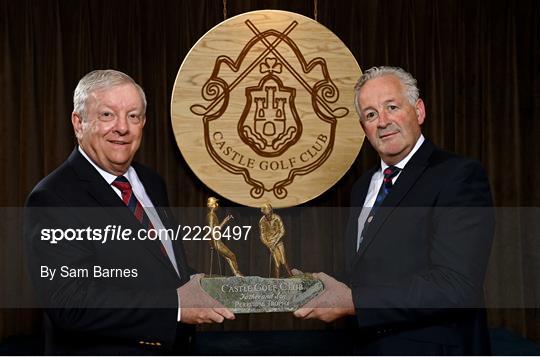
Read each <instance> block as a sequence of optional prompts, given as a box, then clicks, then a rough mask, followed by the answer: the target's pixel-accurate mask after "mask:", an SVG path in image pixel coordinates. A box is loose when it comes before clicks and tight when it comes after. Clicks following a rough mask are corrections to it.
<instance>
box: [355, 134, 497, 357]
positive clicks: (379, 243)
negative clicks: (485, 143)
mask: <svg viewBox="0 0 540 357" xmlns="http://www.w3.org/2000/svg"><path fill="white" fill-rule="evenodd" d="M377 169H379V168H378V167H376V168H374V169H372V170H370V171H368V172H367V173H366V174H364V175H363V176H362V177H361V178H360V179H359V180H358V181H357V183H356V184H355V185H354V188H353V191H352V196H351V211H350V216H349V222H348V226H347V235H346V244H345V248H346V252H345V255H346V276H347V278H346V279H347V283H348V285H349V286H350V287H351V289H352V294H353V301H354V305H355V308H356V322H355V325H356V326H355V327H356V328H358V329H361V330H362V331H359V332H358V336H359V338H358V340H357V342H358V343H357V344H356V353H360V354H390V355H393V354H400V355H401V354H489V352H490V349H489V340H488V334H487V327H486V323H485V311H484V310H483V309H482V308H481V307H482V306H483V282H484V277H485V272H486V267H487V262H488V258H489V255H490V249H491V241H492V236H493V229H494V217H493V209H492V199H491V194H490V189H489V183H488V179H487V177H486V175H485V172H484V170H483V169H482V167H481V165H480V164H479V163H478V162H477V161H474V160H472V159H468V158H464V157H460V156H457V155H455V154H452V153H449V152H444V151H442V150H440V149H438V148H436V147H435V146H434V145H433V144H432V143H431V142H430V141H428V140H426V141H425V142H424V143H423V144H422V146H421V147H420V148H419V150H418V151H417V152H416V153H415V154H414V155H413V156H412V158H411V159H410V161H409V162H408V163H407V165H406V166H405V167H404V169H403V171H402V172H401V174H400V176H399V177H398V179H397V180H396V183H395V184H394V186H393V188H392V190H391V191H390V193H389V194H388V196H387V197H386V198H385V200H384V201H383V202H382V205H381V207H380V208H378V210H377V211H376V213H375V215H374V219H373V221H372V222H371V224H370V225H369V227H368V228H367V230H366V232H365V233H364V239H363V241H362V243H361V244H360V248H359V250H358V251H356V240H357V234H358V228H357V225H358V216H359V214H360V211H361V209H362V205H363V203H364V200H365V198H366V194H367V191H368V187H369V184H370V181H371V177H372V175H373V174H374V173H375V171H376V170H377Z"/></svg>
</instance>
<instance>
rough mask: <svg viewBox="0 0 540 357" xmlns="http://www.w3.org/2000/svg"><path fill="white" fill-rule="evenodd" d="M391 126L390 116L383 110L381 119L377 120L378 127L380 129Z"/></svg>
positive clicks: (380, 114)
mask: <svg viewBox="0 0 540 357" xmlns="http://www.w3.org/2000/svg"><path fill="white" fill-rule="evenodd" d="M388 124H390V119H389V118H388V114H387V113H386V112H385V111H384V110H382V111H381V112H380V113H379V118H377V126H378V127H380V128H386V127H387V126H388Z"/></svg>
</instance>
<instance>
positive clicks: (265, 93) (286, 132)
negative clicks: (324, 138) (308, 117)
mask: <svg viewBox="0 0 540 357" xmlns="http://www.w3.org/2000/svg"><path fill="white" fill-rule="evenodd" d="M281 71H282V66H281V64H280V63H279V62H277V61H276V59H275V58H267V59H266V61H265V62H264V63H261V65H260V72H261V73H263V74H264V73H267V74H266V75H265V76H264V77H263V78H262V79H261V81H260V82H259V84H258V85H257V86H253V87H247V88H246V99H247V100H246V106H245V108H244V111H243V112H242V117H241V118H240V121H239V122H238V134H239V135H240V137H241V138H242V141H243V142H244V143H246V145H249V146H250V147H251V149H253V151H255V152H256V153H257V154H258V155H261V156H265V157H275V156H279V155H281V154H282V153H283V152H285V151H286V150H287V149H288V148H289V147H290V146H291V145H294V143H296V142H297V141H298V140H299V139H300V137H301V135H302V122H301V121H300V118H299V116H298V113H297V112H296V107H295V105H294V98H295V95H296V90H295V89H294V88H291V87H286V86H284V85H283V82H282V81H281V80H280V78H279V77H278V76H277V74H279V73H281Z"/></svg>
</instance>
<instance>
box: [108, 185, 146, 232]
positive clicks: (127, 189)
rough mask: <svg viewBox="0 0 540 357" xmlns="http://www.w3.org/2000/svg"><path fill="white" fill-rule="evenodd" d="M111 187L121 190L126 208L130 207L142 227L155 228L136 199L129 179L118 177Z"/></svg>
mask: <svg viewBox="0 0 540 357" xmlns="http://www.w3.org/2000/svg"><path fill="white" fill-rule="evenodd" d="M111 185H113V186H114V187H116V188H117V189H119V190H120V192H121V193H122V201H124V203H125V204H126V206H128V208H129V209H130V210H131V212H132V213H133V215H134V216H135V218H137V220H138V221H139V222H140V223H141V224H142V226H143V227H144V228H146V229H147V230H148V229H152V228H154V226H153V225H152V222H150V219H149V218H148V215H147V214H146V212H145V211H144V209H143V207H142V205H141V203H140V202H139V200H138V199H137V197H135V194H134V193H133V189H132V188H131V184H130V183H129V181H128V179H127V178H125V177H124V176H118V177H117V178H116V179H115V180H114V181H113V183H111Z"/></svg>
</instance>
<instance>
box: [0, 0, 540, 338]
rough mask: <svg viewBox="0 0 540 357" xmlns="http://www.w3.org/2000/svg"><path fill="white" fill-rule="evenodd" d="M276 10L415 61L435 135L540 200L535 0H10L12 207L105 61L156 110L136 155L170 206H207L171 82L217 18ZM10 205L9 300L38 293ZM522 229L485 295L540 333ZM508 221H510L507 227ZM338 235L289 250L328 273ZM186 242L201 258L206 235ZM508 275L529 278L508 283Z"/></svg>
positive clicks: (7, 87) (503, 243)
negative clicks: (184, 146) (87, 80)
mask: <svg viewBox="0 0 540 357" xmlns="http://www.w3.org/2000/svg"><path fill="white" fill-rule="evenodd" d="M265 8H272V9H280V10H288V11H294V12H297V13H300V14H303V15H305V16H309V17H312V18H315V19H316V20H317V21H319V22H320V23H322V24H324V25H325V26H327V27H328V28H329V29H330V30H332V31H333V32H334V33H336V34H337V35H338V36H339V37H340V38H341V39H342V40H343V42H344V43H345V44H346V45H347V46H348V47H349V48H350V50H351V51H352V53H353V54H354V55H355V56H356V58H357V61H358V63H359V64H360V66H361V68H362V69H367V68H369V67H371V66H374V65H395V66H402V67H404V68H406V69H408V70H409V71H410V72H411V73H413V75H415V76H416V78H417V79H418V82H419V87H420V90H421V95H422V97H423V98H424V99H425V101H426V105H427V120H426V123H425V125H424V134H425V135H426V136H427V137H429V138H431V139H432V140H433V141H434V142H435V143H436V144H438V145H439V146H441V147H443V148H445V149H448V150H452V151H455V152H458V153H460V154H463V155H467V156H471V157H474V158H476V159H478V160H480V161H481V162H482V163H483V165H484V166H485V168H486V170H487V171H488V174H489V177H490V180H491V185H492V189H493V194H494V197H495V202H496V205H497V206H499V207H538V206H540V188H538V183H539V182H540V170H539V169H538V168H536V166H537V164H538V159H539V158H540V143H539V141H538V140H537V136H538V135H539V134H540V130H539V129H540V122H539V119H540V115H539V114H540V101H539V99H540V98H539V97H540V96H539V94H540V73H539V72H540V69H539V67H540V66H539V65H538V60H539V59H540V45H539V44H540V2H538V1H537V0H529V1H515V0H490V1H487V0H486V1H481V0H354V1H353V0H351V1H344V0H339V1H333V0H296V1H285V0H284V1H263V0H259V1H241V0H226V1H223V0H206V1H201V0H192V1H188V0H183V1H182V0H157V1H156V0H106V1H105V0H86V1H83V0H17V1H14V0H1V1H0V46H1V47H0V104H1V110H2V115H1V117H0V189H1V195H0V207H21V206H23V204H24V200H25V198H26V196H27V195H28V193H29V192H30V190H31V189H32V187H33V186H34V185H35V184H36V183H37V182H38V181H39V180H40V179H41V178H43V177H44V176H45V175H47V174H48V173H49V172H51V171H52V170H53V169H54V168H55V167H57V166H58V165H59V164H60V163H62V162H63V161H64V160H65V158H66V157H67V155H68V154H69V153H70V151H71V150H72V149H73V147H74V145H75V140H74V137H73V131H72V127H71V123H70V113H71V110H72V99H71V98H72V92H73V89H74V88H75V86H76V84H77V81H78V80H79V79H80V77H82V76H83V75H84V74H86V73H87V72H89V71H91V70H93V69H98V68H101V69H103V68H114V69H118V70H121V71H124V72H126V73H128V74H130V75H131V76H132V77H133V78H134V79H135V80H136V81H137V82H139V83H140V84H141V85H142V86H143V88H144V89H145V91H146V93H147V97H148V113H147V117H148V122H147V126H146V128H145V138H144V141H143V144H142V147H141V149H140V152H139V154H138V157H137V159H138V160H139V161H141V162H143V163H146V164H148V165H150V166H152V167H154V168H155V169H156V170H157V171H158V172H159V173H160V174H161V175H162V176H163V177H164V178H165V180H166V182H167V184H168V187H169V196H170V200H171V204H172V205H174V206H190V207H197V206H201V205H202V204H203V203H204V202H205V200H206V197H207V196H208V195H210V194H213V193H212V192H211V191H209V190H208V189H207V188H205V187H204V185H203V184H202V183H201V182H200V181H199V180H198V179H197V178H196V177H195V176H194V174H193V173H192V172H191V170H190V169H189V167H188V166H187V165H186V163H185V161H184V160H183V159H182V156H181V154H180V153H179V151H178V149H177V147H176V144H175V140H174V137H173V135H172V130H171V124H170V95H171V91H172V87H173V83H174V80H175V77H176V74H177V71H178V69H179V66H180V64H181V63H182V60H183V58H184V56H185V55H186V53H187V52H188V51H189V49H190V48H191V46H193V45H194V44H195V42H196V41H197V40H198V39H199V38H200V37H201V36H202V35H203V34H204V33H205V32H206V31H208V30H209V29H210V28H212V27H213V26H215V25H216V24H218V23H219V22H220V21H222V20H223V19H224V18H228V17H232V16H234V15H237V14H240V13H243V12H246V11H252V10H258V9H265ZM376 161H377V159H376V155H375V153H374V151H373V150H372V149H371V148H370V147H369V145H367V144H364V147H363V149H362V151H361V153H360V155H359V157H358V159H357V160H356V162H355V164H354V165H353V167H352V168H351V170H350V171H349V172H348V173H347V174H346V175H345V176H344V177H343V179H342V180H341V181H340V182H339V183H338V184H337V185H336V186H335V187H334V188H333V189H331V190H330V191H329V192H327V193H325V194H324V195H322V196H320V197H319V198H317V199H316V200H314V201H312V202H310V203H309V205H310V206H328V207H331V206H347V205H348V204H349V191H350V188H351V186H352V184H353V182H354V181H355V180H356V179H357V178H358V177H359V176H360V175H361V174H362V172H364V170H366V169H367V168H368V167H371V166H372V165H373V164H374V163H375V162H376ZM223 203H224V204H225V205H227V202H226V201H225V202H223ZM291 215H292V216H291ZM291 215H289V214H288V213H287V212H286V211H285V212H284V214H283V216H284V218H285V220H286V221H291V222H292V221H294V220H295V219H298V218H300V219H303V220H306V221H310V220H311V221H312V222H313V229H328V227H317V217H316V215H317V214H316V213H313V214H312V216H306V217H297V216H294V214H293V213H291ZM307 215H309V213H308V214H307ZM8 216H10V215H9V214H7V215H6V217H3V218H2V220H3V222H2V224H0V228H1V229H0V234H1V235H0V284H1V286H0V290H2V291H0V300H1V297H2V294H6V293H7V294H10V293H11V294H30V295H31V294H32V292H31V288H30V287H29V286H28V283H27V281H26V278H25V272H24V260H23V254H22V239H21V237H20V232H19V231H18V230H17V229H15V228H13V227H15V226H19V225H20V221H19V219H18V216H17V215H16V214H13V215H12V216H13V217H8ZM8 218H9V219H8ZM531 219H532V220H534V219H538V217H531ZM286 223H287V222H286ZM516 227H517V228H515V229H514V228H512V234H500V236H499V237H498V239H497V240H496V242H495V244H494V248H493V254H492V259H491V262H490V269H489V274H488V278H487V281H486V292H487V297H488V301H498V300H499V299H504V298H505V297H506V296H507V295H508V294H511V295H512V298H514V299H517V300H518V301H520V302H521V303H522V305H519V304H517V305H514V306H513V307H518V306H528V307H531V308H530V309H491V310H489V318H490V324H491V325H492V326H505V327H507V328H510V329H513V330H515V331H517V332H519V333H521V334H522V335H524V336H527V337H529V338H531V339H533V340H536V341H538V342H540V314H539V311H540V307H539V300H540V276H539V275H538V272H539V271H540V267H539V265H538V263H537V262H538V261H540V258H539V254H538V250H539V242H538V240H539V236H538V235H535V234H525V233H527V232H529V231H528V230H527V229H528V226H527V221H525V220H524V221H523V222H521V221H519V222H518V223H517V225H516ZM504 229H505V226H504V223H503V224H502V225H501V224H499V226H498V230H499V231H501V230H504ZM508 230H510V228H509V227H506V231H508ZM15 232H19V233H18V234H17V233H15ZM338 233H340V229H338V232H337V233H336V234H335V236H336V237H333V238H331V239H330V240H328V241H321V242H309V241H307V240H308V239H309V236H307V235H298V236H296V237H295V238H294V239H296V240H297V241H295V242H291V243H289V244H290V245H292V250H291V251H292V253H291V255H292V261H293V262H295V264H297V265H298V266H302V267H303V268H304V269H306V270H327V271H332V270H333V269H334V268H336V267H337V266H338V265H339V262H340V260H341V258H342V254H341V248H342V246H341V239H340V237H338V235H339V234H338ZM246 249H247V248H246ZM305 249H309V250H308V252H309V253H310V254H306V251H305ZM187 250H188V255H189V258H190V259H191V262H192V264H193V265H194V266H196V267H199V268H201V267H202V265H204V264H205V261H204V260H205V256H206V253H205V252H204V251H203V248H202V247H201V246H198V245H188V246H187ZM246 254H249V251H246ZM241 256H242V257H248V255H244V254H241ZM245 259H247V258H245ZM243 264H244V263H243ZM509 281H511V282H513V283H514V284H513V287H514V288H515V287H516V286H517V287H518V289H517V290H516V289H514V288H512V289H510V288H509V287H508V285H507V282H509ZM516 282H517V283H516ZM534 307H536V309H535V308H534ZM39 326H40V313H39V311H35V310H30V309H3V310H0V340H1V339H2V338H5V337H6V336H10V335H21V334H29V333H33V332H35V331H37V330H39ZM331 327H332V326H330V327H325V325H323V324H319V323H303V322H299V321H296V320H294V319H293V318H291V316H290V315H288V314H272V315H271V316H266V317H261V316H242V317H241V318H239V319H238V321H236V322H234V323H230V324H226V325H224V326H218V327H213V329H218V330H220V329H226V330H249V329H251V330H254V329H294V328H303V329H305V328H331Z"/></svg>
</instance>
